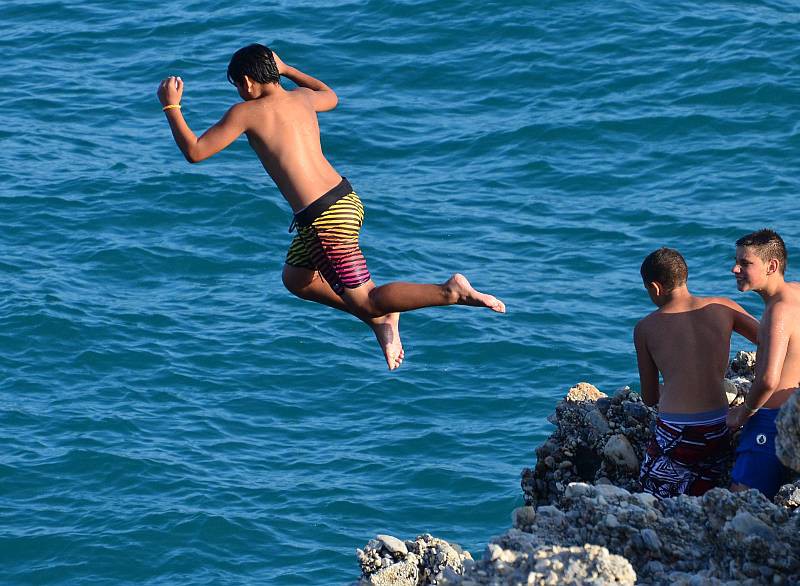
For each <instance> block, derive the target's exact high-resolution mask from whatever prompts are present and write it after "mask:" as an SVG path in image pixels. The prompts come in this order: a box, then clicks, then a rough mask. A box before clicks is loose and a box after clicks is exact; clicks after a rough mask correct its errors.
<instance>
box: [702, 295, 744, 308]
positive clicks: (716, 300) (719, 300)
mask: <svg viewBox="0 0 800 586" xmlns="http://www.w3.org/2000/svg"><path fill="white" fill-rule="evenodd" d="M703 300H704V301H705V305H723V306H725V307H728V308H730V309H735V310H736V311H741V309H742V306H741V305H739V304H738V303H736V302H735V301H734V300H733V299H729V298H728V297H704V298H703Z"/></svg>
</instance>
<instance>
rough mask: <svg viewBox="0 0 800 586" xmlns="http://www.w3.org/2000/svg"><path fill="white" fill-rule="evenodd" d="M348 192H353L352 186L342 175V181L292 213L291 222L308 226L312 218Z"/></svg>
mask: <svg viewBox="0 0 800 586" xmlns="http://www.w3.org/2000/svg"><path fill="white" fill-rule="evenodd" d="M348 193H353V187H352V186H351V185H350V182H349V181H348V180H347V178H346V177H342V181H341V182H340V183H339V185H337V186H336V187H334V188H333V189H331V190H330V191H328V192H327V193H325V194H324V195H321V196H320V197H319V198H317V199H315V200H314V201H312V202H311V203H310V204H308V205H307V206H306V207H304V208H303V209H302V210H300V211H299V212H297V213H296V214H295V215H294V221H293V222H292V223H293V224H297V225H298V226H303V227H305V226H310V225H311V224H312V223H313V222H314V220H316V219H317V218H319V217H320V216H321V215H322V213H323V212H324V211H325V210H327V209H328V208H329V207H331V206H332V205H333V204H335V203H336V202H337V201H339V200H340V199H342V198H343V197H344V196H345V195H347V194H348Z"/></svg>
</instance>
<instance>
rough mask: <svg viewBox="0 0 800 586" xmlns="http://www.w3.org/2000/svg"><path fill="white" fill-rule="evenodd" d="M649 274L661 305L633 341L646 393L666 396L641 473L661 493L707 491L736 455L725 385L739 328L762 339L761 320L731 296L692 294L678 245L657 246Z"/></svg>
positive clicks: (647, 265)
mask: <svg viewBox="0 0 800 586" xmlns="http://www.w3.org/2000/svg"><path fill="white" fill-rule="evenodd" d="M641 275H642V281H643V282H644V286H645V289H647V292H648V294H649V295H650V299H651V300H652V301H653V303H654V304H655V305H656V306H657V307H658V309H657V310H656V311H654V312H653V313H651V314H650V315H648V316H647V317H645V318H644V319H642V320H641V321H640V322H639V323H637V324H636V327H635V329H634V330H633V341H634V345H635V346H636V357H637V361H638V364H639V379H640V382H641V390H642V399H643V400H644V402H645V403H646V404H647V405H650V406H652V405H656V404H658V419H657V421H656V430H655V435H654V437H653V440H652V441H651V442H650V445H649V446H648V448H647V453H646V454H645V459H644V462H642V469H641V472H640V477H639V479H640V481H641V483H642V488H643V490H644V491H645V492H649V493H651V494H653V495H655V496H657V497H659V498H667V497H673V496H677V495H679V494H690V495H696V496H699V495H701V494H703V493H705V492H706V491H708V490H710V489H711V488H713V487H715V486H717V485H718V484H719V482H720V477H721V475H722V474H723V472H724V470H725V464H726V463H727V462H729V461H730V458H731V456H732V454H731V441H730V440H731V438H730V432H729V431H728V428H727V426H726V425H725V416H726V414H727V411H728V400H727V397H726V395H725V391H724V389H723V386H722V381H723V378H724V376H725V369H726V367H727V365H728V358H729V354H730V343H731V332H734V331H735V332H738V333H739V334H741V335H743V336H744V337H746V338H747V339H749V340H750V341H752V342H755V340H756V333H757V330H758V322H757V321H756V320H755V319H754V318H753V317H752V316H751V315H750V314H748V313H747V312H746V311H745V310H744V309H742V308H741V307H740V306H739V305H738V304H736V303H734V302H733V301H731V300H730V299H726V298H724V297H697V296H695V295H692V294H691V293H690V292H689V289H688V287H687V284H686V281H687V277H688V275H689V270H688V268H687V266H686V261H684V259H683V257H682V256H681V254H680V253H679V252H678V251H677V250H673V249H670V248H660V249H658V250H656V251H655V252H652V253H650V254H649V255H648V256H647V258H645V259H644V262H643V263H642V267H641ZM659 373H661V376H662V377H663V379H664V384H663V385H662V386H661V387H660V388H659V382H658V375H659Z"/></svg>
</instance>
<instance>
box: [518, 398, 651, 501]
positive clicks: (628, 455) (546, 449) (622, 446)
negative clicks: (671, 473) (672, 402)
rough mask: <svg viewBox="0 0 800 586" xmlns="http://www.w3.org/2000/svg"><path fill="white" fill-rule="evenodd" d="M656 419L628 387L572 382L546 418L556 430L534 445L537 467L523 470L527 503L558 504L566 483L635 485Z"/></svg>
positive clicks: (628, 487) (630, 487)
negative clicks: (605, 389) (604, 389)
mask: <svg viewBox="0 0 800 586" xmlns="http://www.w3.org/2000/svg"><path fill="white" fill-rule="evenodd" d="M588 387H591V390H592V391H591V392H590V391H588V390H587V388H588ZM576 389H580V391H576ZM655 418H656V411H655V410H654V409H652V408H650V407H647V406H646V405H645V404H644V403H642V400H641V397H640V396H639V395H638V394H637V393H633V392H631V390H630V389H629V388H627V387H625V388H623V389H620V390H618V391H617V392H616V393H615V395H614V396H613V397H608V396H607V395H605V394H604V393H601V392H600V391H598V390H597V389H596V388H595V387H592V386H591V385H589V384H588V383H580V384H579V385H578V386H576V387H573V388H572V389H570V390H569V392H568V393H567V396H566V398H565V399H564V400H563V401H561V402H560V403H559V404H558V405H557V406H556V413H555V416H554V417H552V416H551V418H550V422H551V423H553V424H554V425H555V426H556V430H555V431H554V432H553V434H552V435H551V436H550V438H548V440H547V441H546V442H544V443H543V444H542V445H541V446H539V448H537V450H536V456H537V463H536V467H535V468H533V469H531V468H526V469H524V470H523V471H522V492H523V495H524V498H525V503H526V504H527V505H547V504H552V503H557V502H558V501H559V499H560V497H561V495H562V494H563V492H564V488H565V487H566V486H567V485H568V484H569V483H570V482H590V483H601V484H602V483H605V484H614V485H616V486H621V487H624V488H627V489H630V490H638V489H639V465H640V462H641V461H642V457H643V456H644V450H645V449H646V447H647V443H648V442H649V441H650V438H651V436H652V427H653V425H654V423H655Z"/></svg>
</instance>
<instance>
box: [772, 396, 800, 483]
mask: <svg viewBox="0 0 800 586" xmlns="http://www.w3.org/2000/svg"><path fill="white" fill-rule="evenodd" d="M775 426H776V427H777V428H778V438H777V440H776V442H775V451H776V453H777V454H778V458H779V459H780V461H781V462H783V464H784V465H785V466H788V467H789V468H792V469H793V470H798V471H800V393H794V394H793V395H792V396H791V397H789V400H788V401H786V403H784V405H783V407H781V410H780V412H779V413H778V418H777V419H776V420H775Z"/></svg>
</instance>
